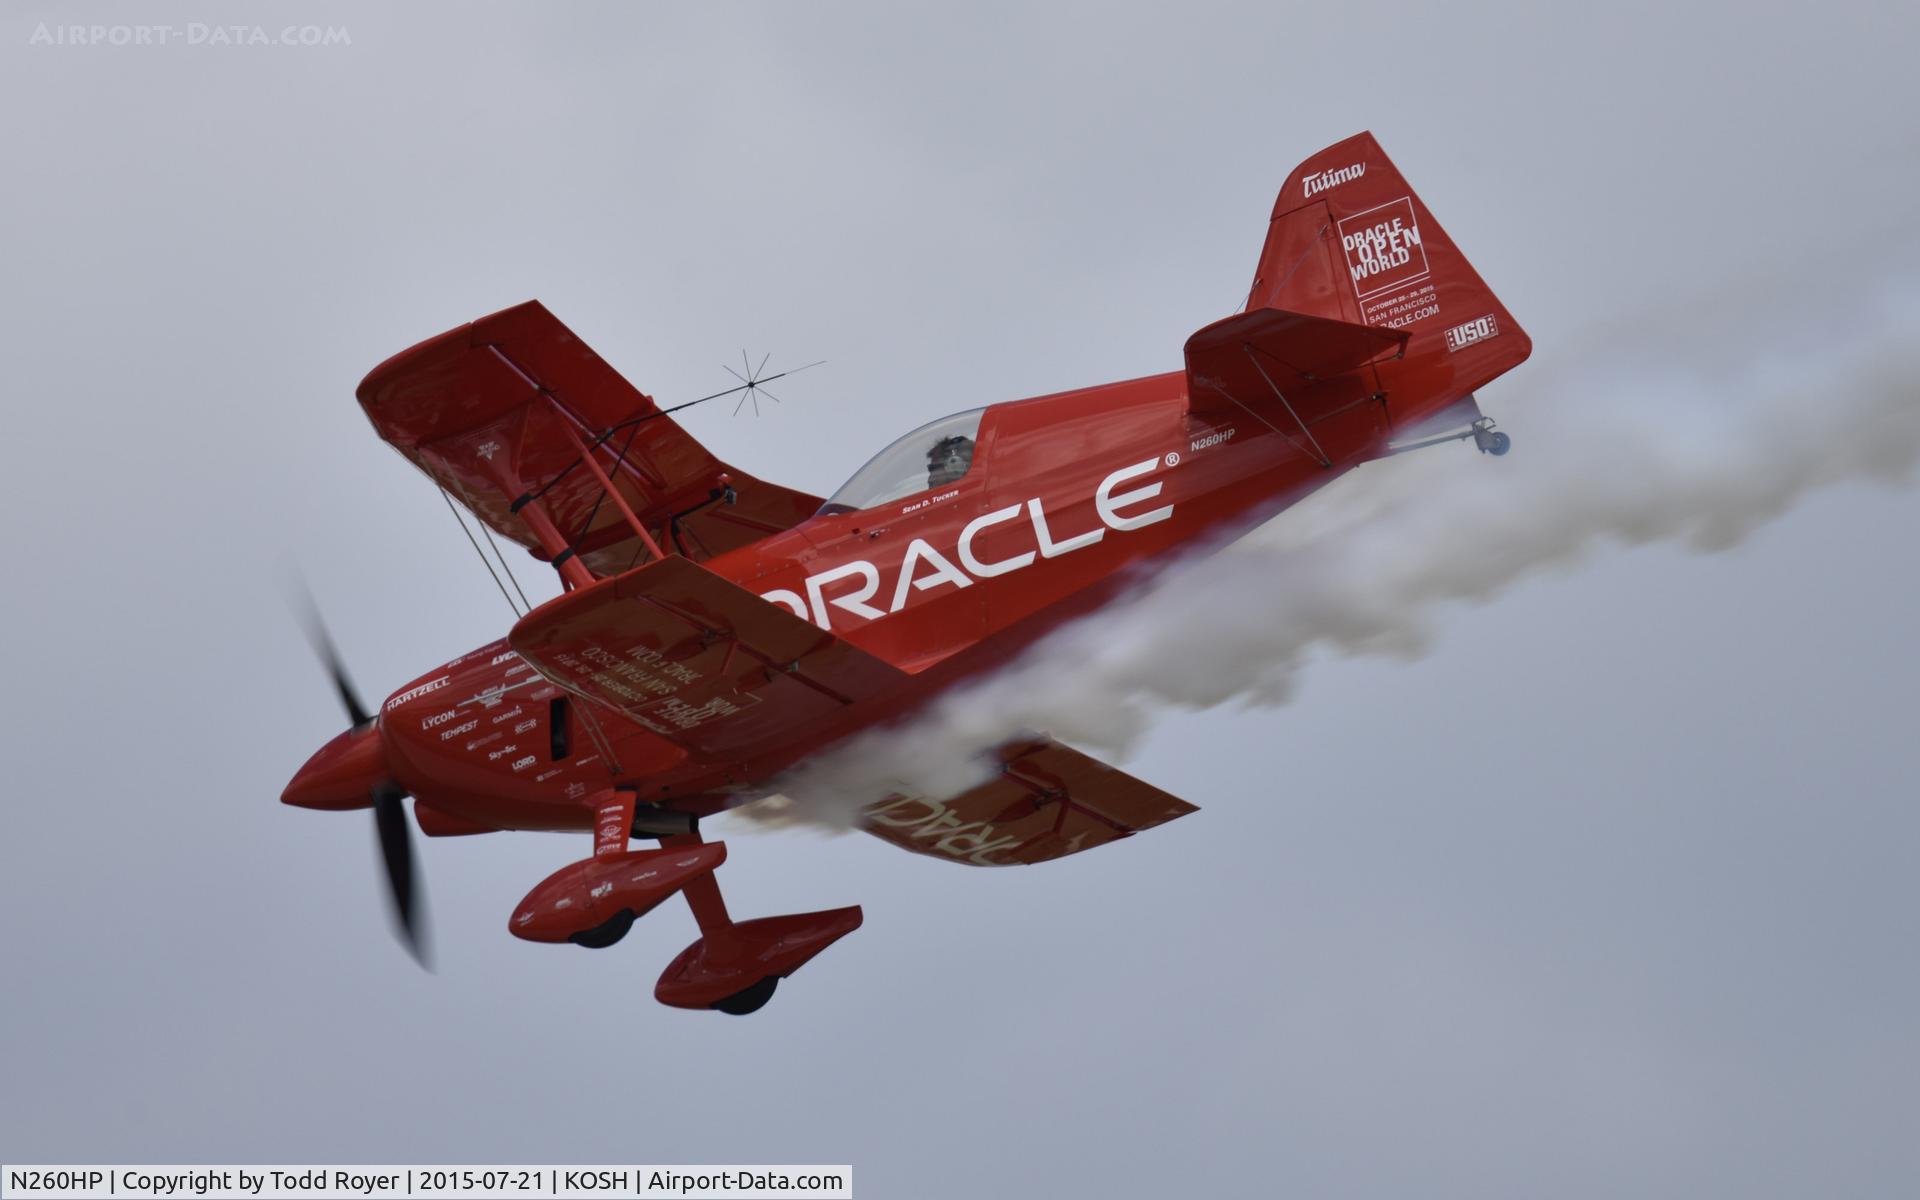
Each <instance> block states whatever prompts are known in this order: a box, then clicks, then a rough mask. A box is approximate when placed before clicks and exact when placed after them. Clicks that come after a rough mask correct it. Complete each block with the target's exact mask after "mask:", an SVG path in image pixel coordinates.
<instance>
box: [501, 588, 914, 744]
mask: <svg viewBox="0 0 1920 1200" xmlns="http://www.w3.org/2000/svg"><path fill="white" fill-rule="evenodd" d="M508 642H509V644H510V645H512V647H513V648H514V650H516V651H517V652H519V654H520V656H521V657H522V658H524V659H526V660H527V661H528V662H529V663H531V664H532V665H533V666H534V668H535V669H536V670H538V671H539V672H540V673H541V674H542V675H544V676H545V677H546V678H548V679H550V680H552V681H553V682H554V683H556V684H558V685H560V686H561V687H564V688H566V689H568V690H569V691H571V692H574V693H576V694H577V695H581V696H584V697H586V698H588V699H589V700H593V701H597V702H599V703H601V704H604V705H606V706H608V707H611V708H614V709H617V710H618V711H620V712H621V713H623V714H625V715H626V716H628V717H630V718H631V719H633V720H634V721H636V722H638V723H639V724H641V725H643V726H645V727H646V728H648V729H650V730H653V731H654V732H655V733H658V734H660V735H661V736H662V737H664V738H667V739H668V740H669V741H672V742H674V743H676V744H678V745H680V746H683V747H685V748H686V749H688V750H691V751H693V752H695V753H698V754H704V755H709V756H724V755H742V754H750V753H753V752H755V751H758V750H764V749H766V748H768V747H770V746H772V745H776V744H778V743H779V742H781V741H783V740H785V739H788V738H791V737H794V736H797V735H799V734H801V733H803V732H805V731H806V730H807V729H808V728H809V727H811V726H814V725H816V724H820V725H824V724H825V723H827V722H828V721H829V720H830V719H831V718H832V717H834V716H835V715H836V714H838V713H839V712H840V711H841V710H842V709H844V708H845V707H846V706H847V705H849V704H852V703H855V702H856V701H862V700H866V699H869V698H871V697H874V696H876V695H878V694H880V693H882V692H885V691H887V690H889V689H891V688H892V687H894V686H895V685H896V684H898V683H900V682H901V681H903V680H905V679H906V676H905V675H904V674H903V673H902V672H900V671H899V670H898V669H896V668H894V667H892V666H890V665H889V664H887V663H885V662H882V661H881V660H879V659H877V658H874V657H873V656H872V655H870V654H868V653H866V652H865V651H863V650H860V649H857V648H856V647H854V646H852V645H850V644H848V643H846V642H843V641H841V640H840V639H839V638H836V637H834V636H833V635H832V634H831V633H828V632H827V631H825V630H823V629H820V628H818V627H817V626H815V625H813V624H812V623H810V622H808V621H803V620H801V619H800V618H799V617H796V616H794V615H793V614H792V613H790V612H788V611H787V610H785V609H784V608H781V607H780V606H778V605H776V604H769V603H768V602H767V601H765V600H762V599H761V598H760V597H758V596H756V595H754V594H753V593H751V592H748V591H746V590H745V589H743V588H740V587H737V586H736V585H734V584H733V583H731V582H729V581H727V580H725V579H722V578H721V577H720V576H718V575H715V574H714V573H713V572H711V571H709V570H707V569H706V568H705V567H702V566H699V565H698V564H696V563H692V562H689V561H687V560H686V559H684V558H666V559H663V560H661V561H660V562H657V563H651V564H649V565H647V566H644V567H639V568H637V569H635V570H632V571H629V572H627V573H626V574H624V575H621V576H619V577H618V578H615V579H610V580H606V581H604V582H601V583H598V584H595V585H594V586H592V587H589V588H585V589H582V590H580V591H576V592H571V593H568V594H567V595H565V596H562V597H560V598H558V599H556V600H553V601H550V602H549V603H547V604H546V605H544V606H542V607H541V608H539V609H538V610H536V611H535V612H534V613H533V614H532V615H530V616H528V617H527V618H526V619H524V620H522V621H521V622H520V623H519V624H518V625H516V626H514V628H513V632H512V633H511V634H510V635H509V636H508Z"/></svg>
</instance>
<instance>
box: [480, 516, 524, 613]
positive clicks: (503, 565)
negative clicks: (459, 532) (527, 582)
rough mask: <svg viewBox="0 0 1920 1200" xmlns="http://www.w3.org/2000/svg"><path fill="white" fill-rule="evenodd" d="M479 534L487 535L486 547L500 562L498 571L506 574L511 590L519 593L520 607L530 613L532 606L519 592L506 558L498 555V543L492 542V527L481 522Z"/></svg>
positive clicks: (518, 582)
mask: <svg viewBox="0 0 1920 1200" xmlns="http://www.w3.org/2000/svg"><path fill="white" fill-rule="evenodd" d="M480 532H482V533H484V534H486V535H487V545H489V546H492V547H493V556H494V557H495V558H497V559H499V560H500V569H501V570H502V571H505V572H506V573H507V579H508V580H509V581H510V582H511V583H512V584H513V590H514V591H516V592H520V607H521V608H522V609H524V610H526V611H527V612H532V611H533V605H532V604H531V603H530V602H528V600H527V594H526V593H525V592H523V591H520V581H519V580H518V579H515V578H514V575H513V567H512V566H511V565H509V564H508V562H507V556H506V555H504V554H502V553H500V543H499V542H496V541H494V540H493V527H492V526H491V525H488V524H487V523H486V522H485V521H481V522H480Z"/></svg>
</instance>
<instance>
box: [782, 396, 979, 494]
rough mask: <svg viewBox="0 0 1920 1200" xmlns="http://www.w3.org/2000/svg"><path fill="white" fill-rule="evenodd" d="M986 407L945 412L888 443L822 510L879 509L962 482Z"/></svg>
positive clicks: (856, 472)
mask: <svg viewBox="0 0 1920 1200" xmlns="http://www.w3.org/2000/svg"><path fill="white" fill-rule="evenodd" d="M986 411H987V410H986V409H984V408H976V409H972V410H970V411H968V412H963V413H955V414H953V415H952V416H950V417H941V418H940V419H939V420H938V421H934V422H931V423H929V424H926V425H922V426H921V427H920V428H918V429H916V430H914V431H913V432H912V433H909V434H908V435H906V436H905V437H903V438H901V439H900V440H899V441H897V442H895V443H893V445H891V446H888V447H887V448H886V449H885V450H882V451H881V452H880V453H878V454H876V455H874V456H873V457H872V458H870V459H868V460H867V465H866V466H864V467H861V468H860V469H859V470H858V471H855V472H854V473H853V478H851V479H849V480H847V481H846V482H845V483H843V484H841V485H840V490H839V491H837V492H835V493H834V494H833V496H832V497H831V498H829V499H828V500H827V502H826V503H825V504H823V505H821V506H820V513H821V515H827V514H830V513H843V512H856V511H858V510H860V509H863V508H873V507H875V506H877V505H881V504H889V503H891V502H893V501H895V500H904V499H906V498H907V497H908V496H911V495H914V494H915V493H917V492H924V491H927V490H929V489H931V488H938V487H945V486H946V485H947V484H950V483H953V482H955V481H957V480H958V479H960V478H961V477H962V476H964V475H965V474H966V473H967V472H968V471H969V470H971V469H972V467H973V444H974V441H975V440H976V439H977V438H978V436H979V433H980V418H981V416H982V415H983V414H984V413H985V412H986Z"/></svg>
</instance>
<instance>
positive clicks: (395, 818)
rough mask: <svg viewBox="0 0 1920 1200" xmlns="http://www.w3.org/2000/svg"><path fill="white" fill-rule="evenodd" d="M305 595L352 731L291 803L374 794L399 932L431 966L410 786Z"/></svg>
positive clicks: (299, 779) (296, 787)
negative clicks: (392, 763)
mask: <svg viewBox="0 0 1920 1200" xmlns="http://www.w3.org/2000/svg"><path fill="white" fill-rule="evenodd" d="M302 598H303V600H304V604H303V605H302V607H303V608H304V610H305V611H304V612H303V613H302V614H301V616H302V620H301V625H302V627H303V628H304V629H305V631H306V634H307V640H308V641H309V642H311V643H312V644H313V649H314V653H315V654H317V655H319V656H320V665H321V666H322V667H324V668H325V669H326V672H327V678H329V679H330V680H332V681H333V690H334V692H335V694H337V695H338V696H339V697H340V707H342V708H344V709H345V710H346V712H347V721H348V729H347V732H346V733H344V734H341V735H340V737H338V738H335V739H334V741H333V742H332V743H330V744H329V745H328V746H327V747H325V748H324V749H322V750H321V751H320V753H318V754H316V755H314V757H313V760H312V761H311V762H309V763H308V764H307V766H306V767H305V768H304V769H303V770H302V771H301V773H300V775H298V776H296V777H295V779H294V782H293V783H292V784H291V785H289V787H288V789H287V795H286V797H284V798H285V799H287V800H288V801H289V802H290V803H301V802H302V800H303V799H304V798H305V796H304V793H303V792H302V788H303V784H305V785H306V787H307V789H308V791H310V792H313V793H320V792H322V790H323V789H325V790H326V791H328V792H331V791H332V789H334V788H337V787H339V785H341V784H343V783H345V784H349V785H350V787H351V789H352V792H359V793H361V794H365V795H367V796H369V797H371V799H372V802H373V828H374V832H375V833H376V834H377V835H378V837H379V840H380V861H381V864H382V866H384V867H385V868H386V875H387V897H388V899H389V900H390V901H391V902H392V905H393V919H394V931H395V933H396V934H398V936H399V938H400V941H401V943H402V944H403V945H405V946H406V948H407V952H408V953H409V954H412V955H413V957H414V961H416V962H418V963H419V964H420V965H421V966H423V967H427V966H428V961H427V924H426V912H425V906H424V904H423V903H422V900H421V897H420V895H419V891H418V889H417V887H416V885H415V882H414V881H415V875H416V870H415V866H414V857H413V833H412V831H411V830H410V829H408V827H407V825H408V822H407V810H406V807H405V806H404V805H403V804H402V803H401V801H403V800H405V799H406V798H407V792H406V789H405V788H403V787H401V786H400V785H399V784H398V783H395V782H394V781H393V779H392V778H391V776H390V774H389V773H388V771H387V770H386V766H385V763H384V761H383V759H382V757H381V755H380V746H379V737H380V735H379V731H378V730H376V729H375V728H374V717H373V714H372V713H370V712H368V711H367V706H366V704H365V703H363V702H362V701H361V699H360V694H359V692H358V691H356V690H355V689H354V686H353V680H352V679H350V678H349V677H348V676H347V668H346V666H345V664H344V663H342V662H341V661H340V652H339V651H338V650H336V649H335V648H334V645H333V638H332V637H331V636H329V635H328V633H327V626H326V622H324V621H322V620H321V619H320V610H319V608H318V607H317V606H315V604H314V602H313V597H312V596H311V595H308V594H305V592H304V589H303V592H302ZM352 792H350V794H352ZM307 802H308V803H313V801H311V800H308V801H307ZM328 806H331V805H328ZM355 807H357V805H355Z"/></svg>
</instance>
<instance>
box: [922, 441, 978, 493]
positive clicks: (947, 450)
mask: <svg viewBox="0 0 1920 1200" xmlns="http://www.w3.org/2000/svg"><path fill="white" fill-rule="evenodd" d="M972 466H973V439H972V438H970V437H963V436H961V435H959V434H955V435H954V436H953V437H944V438H941V439H940V440H939V441H937V442H935V443H934V444H933V448H932V449H930V450H928V451H927V486H928V487H941V486H943V485H945V484H949V483H952V482H953V481H954V480H956V479H958V478H960V477H961V476H962V475H965V474H966V473H967V470H968V468H970V467H972Z"/></svg>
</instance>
